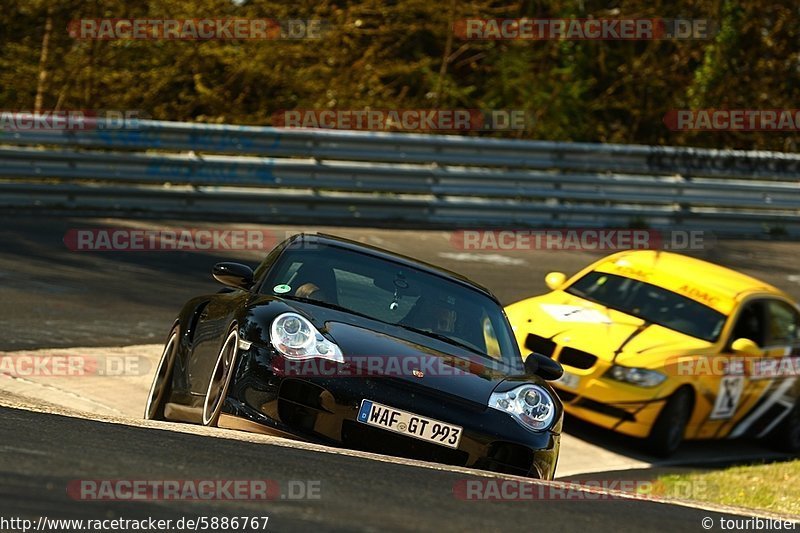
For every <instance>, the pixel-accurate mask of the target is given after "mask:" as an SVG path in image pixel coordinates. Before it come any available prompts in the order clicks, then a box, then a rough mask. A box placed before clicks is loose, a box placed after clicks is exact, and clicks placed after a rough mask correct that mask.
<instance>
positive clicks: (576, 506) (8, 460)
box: [0, 217, 800, 531]
mask: <svg viewBox="0 0 800 533" xmlns="http://www.w3.org/2000/svg"><path fill="white" fill-rule="evenodd" d="M200 226H201V225H200V224H197V223H188V224H182V223H179V222H158V223H156V222H133V221H125V220H102V221H98V220H80V219H74V220H69V219H49V218H42V217H13V218H6V219H0V228H1V229H0V298H2V302H3V305H2V306H0V351H2V352H15V351H20V350H26V351H29V350H37V349H54V348H65V349H76V350H78V351H80V350H83V349H86V350H87V351H88V350H90V349H92V348H94V349H96V350H99V351H104V350H105V351H111V350H123V351H124V350H127V349H130V350H133V352H136V353H139V352H140V351H141V353H146V355H147V357H148V358H150V359H152V358H153V357H157V356H158V346H157V345H158V344H159V343H161V342H162V341H163V337H164V335H165V334H166V330H167V329H168V327H169V325H170V323H171V321H172V319H173V317H174V314H175V312H176V311H177V310H178V308H179V307H180V305H181V304H182V302H183V301H184V300H186V299H188V298H189V297H191V296H194V295H198V294H201V293H204V292H211V291H216V290H217V288H218V285H217V284H216V283H215V282H214V281H213V279H212V278H211V276H210V268H211V266H212V265H213V264H214V263H215V262H218V261H222V260H239V261H242V262H246V263H250V264H253V265H254V264H256V263H257V262H258V261H259V260H260V258H261V257H262V256H263V254H264V253H265V251H247V252H242V251H238V252H237V251H223V252H214V253H209V252H73V251H70V250H69V249H68V248H67V246H66V245H65V243H64V236H65V234H66V233H67V231H68V230H70V229H71V228H87V227H148V228H176V227H183V228H195V227H200ZM204 227H211V226H207V225H205V226H204ZM216 227H217V228H218V227H219V226H216ZM240 227H241V225H240ZM296 229H306V230H310V231H315V230H318V229H319V228H284V227H271V228H268V230H269V231H270V232H273V233H274V235H275V238H276V239H277V240H282V239H283V238H284V236H285V235H286V234H287V233H293V232H294V231H295V230H296ZM319 230H321V231H326V232H329V233H335V234H338V235H342V236H345V237H348V238H352V239H355V240H360V241H363V242H367V243H370V244H374V245H376V246H381V247H385V248H387V249H390V250H392V251H397V252H400V253H404V254H406V255H411V256H413V257H417V258H419V259H422V260H425V261H428V262H432V263H435V264H438V265H441V266H444V267H446V268H450V269H452V270H455V271H458V272H460V273H463V274H465V275H467V276H468V277H471V278H473V279H474V280H476V281H478V282H479V283H482V284H484V285H486V286H488V287H489V288H490V289H491V290H493V291H494V292H495V294H497V295H498V297H499V298H500V299H501V301H502V302H503V303H510V302H512V301H515V300H518V299H521V298H524V297H527V296H530V295H533V294H537V293H541V292H543V291H544V290H545V288H544V283H543V277H544V274H545V273H546V272H549V271H552V270H563V271H565V272H566V273H568V274H571V273H573V272H575V271H576V270H577V269H579V268H580V267H582V266H584V265H585V264H587V263H588V262H590V261H591V260H593V259H594V258H596V257H598V256H600V255H602V254H603V253H604V252H596V253H589V252H553V251H512V252H505V251H503V252H492V251H488V252H487V251H479V252H470V251H464V250H461V249H458V248H457V247H455V246H454V245H453V243H452V241H451V238H450V235H449V234H448V233H447V232H442V231H430V232H421V231H390V230H370V229H355V228H349V229H331V228H322V229H319ZM798 250H800V246H798V244H796V243H788V242H776V243H775V242H762V241H750V242H738V241H718V242H714V243H713V245H712V247H711V248H709V249H706V250H701V251H698V252H697V255H700V256H701V257H705V258H709V259H712V260H714V261H716V262H719V263H722V264H725V265H727V266H731V267H733V268H736V269H740V270H743V271H745V272H748V273H751V274H753V275H756V276H759V277H761V278H763V279H765V280H766V281H769V282H771V283H773V284H775V285H777V286H778V287H780V288H782V289H784V290H786V291H787V292H789V293H790V294H791V295H792V296H794V297H795V298H800V267H798V266H797V265H796V264H794V263H793V262H792V261H788V260H787V258H792V257H797V252H798ZM131 345H137V347H134V348H121V347H128V346H131ZM140 345H144V347H142V348H140V347H139V346H140ZM154 354H155V355H154ZM150 359H148V360H150ZM145 383H149V376H144V375H142V376H137V377H136V379H133V378H132V379H130V380H127V381H126V380H124V379H120V380H118V381H114V380H113V379H111V378H106V380H99V379H97V380H95V381H90V380H88V379H85V380H84V381H83V382H81V383H58V382H49V383H31V382H18V381H17V380H11V379H7V380H5V379H4V380H0V391H2V392H0V405H2V406H3V407H0V432H2V438H1V439H0V443H2V444H0V518H2V517H9V516H16V517H25V518H29V519H32V520H36V519H38V518H39V517H41V516H47V517H50V518H87V519H88V518H91V519H99V518H115V517H125V518H137V517H138V518H145V517H148V516H150V517H154V518H158V519H175V520H177V519H179V518H181V517H191V518H193V517H197V516H201V515H205V516H220V515H226V516H234V515H239V516H242V515H247V516H269V517H270V520H269V527H268V528H267V530H269V531H292V530H302V531H306V530H310V529H311V528H313V529H314V530H325V531H328V530H330V531H335V530H347V531H352V530H364V531H378V530H381V531H383V530H429V531H434V530H435V531H445V530H470V531H472V530H498V531H499V530H507V529H508V528H509V527H515V526H517V527H519V526H523V527H525V528H526V529H529V528H535V529H551V530H556V531H575V530H584V531H585V530H587V529H588V528H592V529H596V530H600V531H606V530H612V529H613V530H615V531H626V530H653V529H659V530H678V529H679V528H680V530H686V531H700V530H702V527H701V520H702V519H703V518H704V517H712V518H714V520H718V518H719V517H720V516H722V515H720V514H718V513H716V512H712V511H709V510H702V509H697V508H692V507H687V506H683V505H668V504H664V503H659V502H655V501H643V500H632V499H627V498H622V497H613V498H608V497H599V498H597V497H596V496H597V495H593V496H588V495H587V496H586V497H583V496H580V495H578V496H576V497H575V498H572V499H569V500H567V501H563V500H561V501H519V502H489V501H463V500H461V499H458V498H456V497H455V496H454V492H453V487H454V485H455V484H456V483H457V482H459V481H462V480H464V479H490V478H487V477H485V474H478V475H482V476H484V477H480V478H479V477H476V473H473V472H470V471H467V470H465V469H449V468H441V467H432V466H431V465H426V464H416V463H415V462H411V461H394V460H392V459H387V458H385V457H384V458H380V457H367V456H362V455H359V454H349V453H343V452H342V453H340V452H337V451H334V450H323V449H319V448H315V447H313V446H310V447H309V446H302V445H301V444H300V443H297V444H295V443H293V441H285V440H283V439H281V440H280V441H278V440H270V438H267V437H265V436H248V435H249V434H244V433H241V432H234V431H229V430H219V429H215V430H208V429H204V428H199V427H196V426H186V425H181V426H177V425H175V424H167V423H157V424H153V423H143V422H141V421H140V420H139V418H140V415H138V413H141V411H142V409H143V396H142V394H146V390H145V388H144V387H145V385H143V384H145ZM81 395H85V396H81ZM80 402H84V404H81V403H80ZM92 402H93V403H92ZM106 408H108V409H106ZM59 413H61V414H59ZM67 415H68V416H67ZM568 422H569V421H568ZM574 427H575V430H574V431H573V430H571V429H570V428H569V427H568V428H567V433H569V434H568V435H565V437H564V441H563V443H562V461H561V463H560V465H559V472H560V473H562V474H563V472H567V473H573V474H579V473H580V472H584V471H590V470H591V469H590V468H589V467H594V471H602V470H613V469H616V468H639V467H641V468H646V467H649V466H650V464H649V462H648V460H647V459H646V458H645V457H643V456H641V455H639V454H638V452H636V450H635V445H632V444H631V443H630V442H628V441H625V439H619V438H616V437H614V436H609V435H608V434H607V433H604V432H601V431H597V430H596V429H593V428H591V427H590V426H588V425H585V424H575V425H574ZM582 446H585V447H582ZM609 450H610V451H609ZM742 457H751V458H752V457H770V454H769V452H768V451H766V450H765V449H763V448H761V447H759V446H758V445H757V444H752V443H741V444H739V443H737V444H736V445H731V443H697V444H691V443H690V444H687V445H686V446H685V449H682V450H681V451H680V452H679V454H678V456H677V457H676V458H675V460H674V464H683V463H691V464H697V463H710V462H711V460H712V459H717V460H723V461H724V460H728V461H735V460H737V458H739V459H741V458H742ZM614 461H617V462H616V463H615V462H614ZM595 463H599V464H595ZM564 468H565V469H566V470H563V469H564ZM76 479H195V480H197V479H270V480H275V481H277V482H278V483H279V485H280V486H281V487H284V486H287V484H289V483H290V482H291V481H298V480H300V481H303V480H305V481H312V482H319V483H320V498H319V499H311V500H302V501H288V500H282V499H280V498H278V499H276V500H273V501H267V502H264V501H256V502H247V501H241V500H240V501H217V502H191V501H149V502H97V501H80V500H75V499H73V498H71V497H70V496H69V495H68V494H67V490H66V487H67V486H68V485H69V482H70V481H72V480H76ZM593 497H594V498H595V499H593ZM1 524H2V522H0V531H16V530H15V529H11V528H4V527H2V526H1ZM714 529H716V530H718V529H719V528H718V527H715V528H714Z"/></svg>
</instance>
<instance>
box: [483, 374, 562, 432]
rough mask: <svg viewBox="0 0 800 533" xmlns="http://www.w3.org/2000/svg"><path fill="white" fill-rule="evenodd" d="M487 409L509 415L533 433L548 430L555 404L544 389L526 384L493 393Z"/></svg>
mask: <svg viewBox="0 0 800 533" xmlns="http://www.w3.org/2000/svg"><path fill="white" fill-rule="evenodd" d="M489 407H491V408H493V409H497V410H498V411H503V412H505V413H508V414H509V415H511V416H512V417H513V418H514V419H515V420H516V421H517V422H519V423H520V424H522V425H523V426H524V427H526V428H528V429H530V430H533V431H546V430H548V429H550V427H551V426H552V425H553V422H554V421H555V418H556V404H555V402H554V401H553V397H552V396H551V395H550V393H549V392H547V390H545V388H544V387H540V386H539V385H533V384H530V383H526V384H525V385H521V386H519V387H517V388H515V389H512V390H510V391H506V392H494V393H492V395H491V396H490V397H489Z"/></svg>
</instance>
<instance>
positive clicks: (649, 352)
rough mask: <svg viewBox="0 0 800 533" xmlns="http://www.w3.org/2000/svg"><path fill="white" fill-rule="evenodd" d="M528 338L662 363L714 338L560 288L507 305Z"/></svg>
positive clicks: (630, 361) (627, 360)
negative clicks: (686, 332) (648, 322)
mask: <svg viewBox="0 0 800 533" xmlns="http://www.w3.org/2000/svg"><path fill="white" fill-rule="evenodd" d="M506 313H507V314H508V318H509V320H510V322H511V324H512V325H513V326H514V329H515V330H516V334H517V336H518V337H519V336H520V333H522V338H520V344H524V342H525V341H524V337H525V336H526V335H527V334H528V333H534V334H536V335H539V336H541V337H545V338H548V339H552V340H553V341H555V342H556V343H558V344H559V345H561V346H570V347H572V348H575V349H578V350H583V351H585V352H588V353H591V354H592V355H595V356H597V357H598V358H599V359H601V360H604V361H612V360H614V358H615V357H616V362H618V363H620V364H625V365H634V364H635V365H637V366H658V365H659V363H661V362H663V361H664V359H665V358H668V357H671V356H676V355H684V354H687V353H696V352H698V351H701V350H707V349H708V348H710V347H711V346H712V344H711V343H709V342H706V341H703V340H701V339H697V338H695V337H691V336H689V335H684V334H682V333H679V332H677V331H674V330H671V329H668V328H665V327H662V326H659V325H656V324H652V325H650V326H647V327H646V325H645V322H644V321H643V320H641V319H639V318H636V317H634V316H631V315H628V314H625V313H622V312H619V311H615V310H613V309H608V308H606V307H604V306H602V305H599V304H595V303H593V302H590V301H588V300H584V299H583V298H579V297H577V296H573V295H570V294H567V293H565V292H561V291H555V292H552V293H549V294H546V295H544V296H537V297H534V298H529V299H527V300H523V301H521V302H517V303H515V304H512V305H510V306H508V307H507V308H506Z"/></svg>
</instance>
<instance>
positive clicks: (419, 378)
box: [251, 298, 538, 407]
mask: <svg viewBox="0 0 800 533" xmlns="http://www.w3.org/2000/svg"><path fill="white" fill-rule="evenodd" d="M276 300H278V301H276ZM279 302H280V303H282V304H284V305H277V306H276V305H275V304H278V303H279ZM264 306H267V307H270V311H271V312H269V313H268V315H269V316H270V317H274V316H275V315H276V311H278V309H276V307H279V308H280V310H283V311H289V310H294V311H297V312H299V313H300V314H302V315H304V316H306V317H308V319H309V320H311V322H312V323H314V325H315V326H316V327H317V329H319V330H320V332H322V333H323V334H324V335H325V336H327V337H328V338H329V339H331V340H332V341H334V342H335V343H336V344H337V345H338V346H339V348H341V350H342V354H343V355H344V358H345V366H344V367H343V369H342V370H343V372H344V373H346V374H348V375H353V376H359V375H366V376H367V377H368V378H369V379H371V380H391V381H395V382H398V381H399V382H403V383H404V385H408V386H410V387H421V388H425V389H428V390H429V391H434V392H438V393H441V394H442V395H443V396H449V397H451V398H457V399H460V400H463V401H467V402H476V403H479V404H481V405H482V406H484V407H485V406H486V405H487V403H488V401H489V397H490V395H491V393H492V391H494V389H495V388H496V387H497V385H498V384H499V383H501V382H502V381H503V380H504V379H506V378H508V377H511V376H520V375H522V374H523V372H524V371H523V368H522V362H521V361H520V364H519V365H518V366H516V365H509V364H506V363H504V362H501V361H495V360H493V359H492V358H490V357H488V356H481V355H478V354H476V353H473V352H471V351H470V350H467V349H465V348H461V347H459V346H456V345H453V344H450V343H448V342H445V341H442V340H439V339H435V338H432V337H429V336H427V335H424V334H422V333H417V332H415V331H410V330H407V329H404V328H402V327H400V326H396V325H393V324H387V323H385V322H381V321H377V320H373V319H369V318H366V317H362V316H360V315H354V314H352V313H348V312H346V311H342V310H339V309H333V308H329V307H324V306H321V305H314V304H313V303H309V302H301V301H296V300H289V299H275V298H269V301H262V302H259V303H256V304H255V305H254V306H253V307H251V312H253V313H254V314H255V315H260V314H262V313H259V312H258V311H259V309H257V308H258V307H264ZM289 308H291V309H289ZM263 318H267V317H266V316H264V317H263ZM270 322H271V318H270ZM260 329H261V331H262V332H268V331H269V329H270V328H269V324H263V325H262V327H261V328H260ZM264 340H266V341H267V342H269V341H268V339H264ZM392 358H394V359H395V361H392V362H390V361H388V359H392ZM369 359H373V361H372V363H373V364H374V365H375V366H373V367H369V362H368V360H369ZM375 359H377V360H378V362H375V361H374V360H375ZM398 359H399V360H400V364H397V360H398ZM370 368H372V370H373V371H369V370H370ZM364 369H366V370H367V372H366V374H364V372H362V370H364ZM375 370H377V372H375ZM414 370H417V372H413V371H414ZM420 371H421V374H420ZM343 379H352V378H343ZM533 381H538V380H537V379H533Z"/></svg>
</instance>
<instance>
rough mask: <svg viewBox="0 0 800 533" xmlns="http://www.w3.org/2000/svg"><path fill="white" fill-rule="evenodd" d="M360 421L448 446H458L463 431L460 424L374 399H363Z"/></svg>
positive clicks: (359, 415)
mask: <svg viewBox="0 0 800 533" xmlns="http://www.w3.org/2000/svg"><path fill="white" fill-rule="evenodd" d="M358 421H359V422H361V423H363V424H368V425H370V426H377V427H379V428H383V429H388V430H389V431H394V432H395V433H400V434H402V435H408V436H409V437H414V438H417V439H420V440H424V441H428V442H434V443H436V444H441V445H442V446H447V447H448V448H458V443H459V442H460V441H461V433H462V432H463V428H461V427H459V426H454V425H452V424H445V423H444V422H440V421H439V420H434V419H432V418H426V417H424V416H420V415H415V414H414V413H409V412H407V411H401V410H400V409H395V408H394V407H389V406H387V405H382V404H379V403H375V402H373V401H372V400H361V407H360V408H359V410H358Z"/></svg>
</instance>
